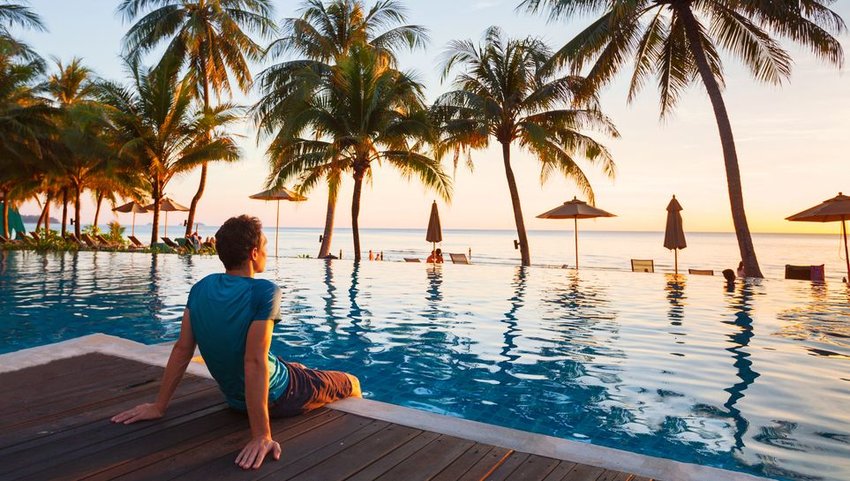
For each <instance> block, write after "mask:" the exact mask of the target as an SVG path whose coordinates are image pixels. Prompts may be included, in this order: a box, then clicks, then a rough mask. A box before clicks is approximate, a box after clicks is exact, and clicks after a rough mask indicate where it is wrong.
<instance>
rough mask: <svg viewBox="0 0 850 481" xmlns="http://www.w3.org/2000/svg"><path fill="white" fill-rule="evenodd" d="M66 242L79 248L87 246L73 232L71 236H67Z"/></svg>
mask: <svg viewBox="0 0 850 481" xmlns="http://www.w3.org/2000/svg"><path fill="white" fill-rule="evenodd" d="M65 240H66V241H68V242H71V243H74V244H77V246H78V247H85V246H86V244H85V243H84V242H83V241H81V240H80V238H79V237H77V234H74V233H73V232H71V233H70V234H68V235H66V236H65Z"/></svg>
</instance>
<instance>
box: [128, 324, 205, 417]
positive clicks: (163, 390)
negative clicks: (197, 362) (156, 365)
mask: <svg viewBox="0 0 850 481" xmlns="http://www.w3.org/2000/svg"><path fill="white" fill-rule="evenodd" d="M194 355H195V336H194V334H192V323H191V322H190V320H189V309H188V308H187V309H185V310H184V311H183V322H182V323H181V324H180V337H179V338H178V339H177V342H175V343H174V347H173V348H172V349H171V356H169V357H168V364H167V365H166V366H165V373H164V374H163V375H162V384H161V385H160V386H159V395H158V396H157V398H156V402H154V403H145V404H139V405H138V406H136V407H134V408H132V409H128V410H126V411H124V412H122V413H121V414H117V415H115V416H113V417H112V422H113V423H124V424H132V423H134V422H136V421H145V420H148V419H158V418H161V417H162V416H164V415H165V410H166V409H167V408H168V403H169V402H170V401H171V397H172V396H173V395H174V390H175V389H177V385H178V384H180V380H181V379H183V374H185V373H186V367H188V366H189V363H190V362H191V361H192V356H194Z"/></svg>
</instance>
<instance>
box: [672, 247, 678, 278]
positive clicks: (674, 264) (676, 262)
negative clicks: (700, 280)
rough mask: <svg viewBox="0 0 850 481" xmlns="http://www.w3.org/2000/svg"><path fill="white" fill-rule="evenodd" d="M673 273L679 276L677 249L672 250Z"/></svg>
mask: <svg viewBox="0 0 850 481" xmlns="http://www.w3.org/2000/svg"><path fill="white" fill-rule="evenodd" d="M673 271H674V272H675V274H676V275H677V276H678V275H679V249H673Z"/></svg>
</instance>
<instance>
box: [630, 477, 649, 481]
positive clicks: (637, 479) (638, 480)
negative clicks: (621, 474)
mask: <svg viewBox="0 0 850 481" xmlns="http://www.w3.org/2000/svg"><path fill="white" fill-rule="evenodd" d="M629 481H655V480H654V479H652V478H647V477H646V476H635V477H633V478H631V480H629Z"/></svg>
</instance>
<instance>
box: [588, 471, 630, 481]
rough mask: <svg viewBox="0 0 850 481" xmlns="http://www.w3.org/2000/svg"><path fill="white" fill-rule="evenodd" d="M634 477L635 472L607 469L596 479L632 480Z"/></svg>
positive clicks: (612, 480)
mask: <svg viewBox="0 0 850 481" xmlns="http://www.w3.org/2000/svg"><path fill="white" fill-rule="evenodd" d="M632 478H634V475H633V474H629V473H623V472H621V471H612V470H606V471H605V472H603V473H602V474H601V475H600V476H599V477H598V478H596V481H630V480H631V479H632Z"/></svg>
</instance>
